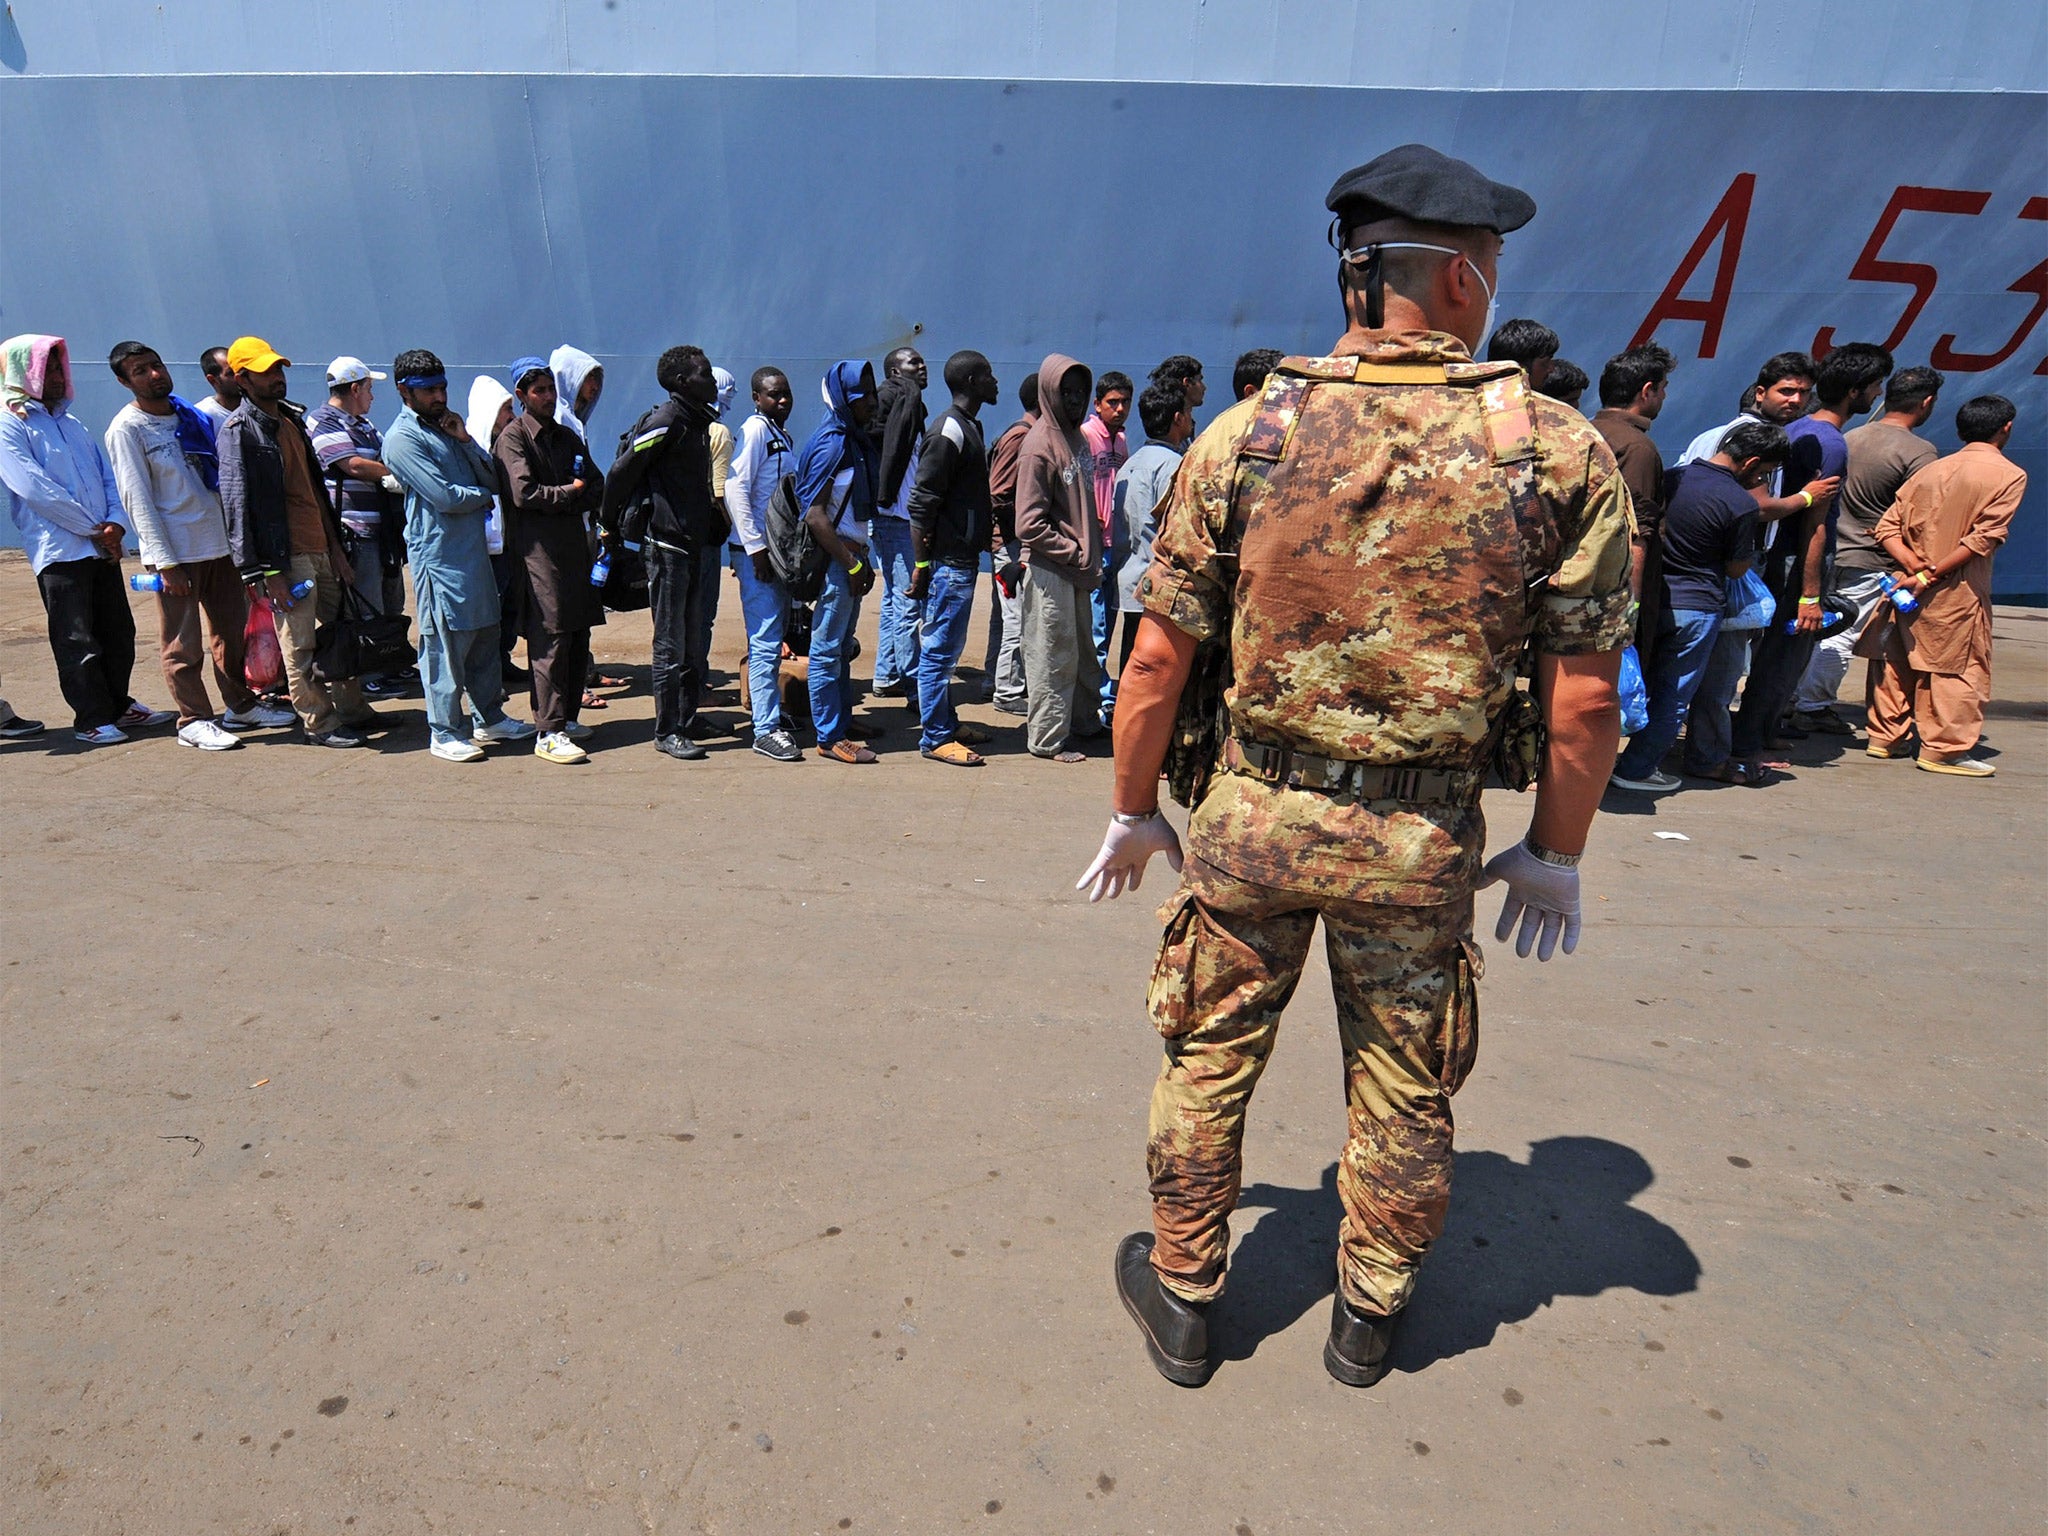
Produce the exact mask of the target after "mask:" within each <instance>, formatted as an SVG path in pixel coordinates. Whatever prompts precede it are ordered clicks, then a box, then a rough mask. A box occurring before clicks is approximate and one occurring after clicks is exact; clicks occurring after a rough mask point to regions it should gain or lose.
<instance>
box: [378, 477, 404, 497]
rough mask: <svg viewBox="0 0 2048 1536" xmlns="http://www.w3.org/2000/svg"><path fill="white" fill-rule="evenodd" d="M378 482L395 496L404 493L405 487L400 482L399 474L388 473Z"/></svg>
mask: <svg viewBox="0 0 2048 1536" xmlns="http://www.w3.org/2000/svg"><path fill="white" fill-rule="evenodd" d="M377 484H378V485H380V486H382V487H383V488H384V489H385V490H387V491H389V492H390V493H391V494H392V495H394V496H399V495H403V494H404V492H405V487H404V486H402V485H400V484H399V483H398V476H396V475H386V476H385V477H384V478H383V479H382V480H379V481H378V482H377Z"/></svg>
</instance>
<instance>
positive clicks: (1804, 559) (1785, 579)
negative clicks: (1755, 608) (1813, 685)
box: [1732, 341, 1892, 773]
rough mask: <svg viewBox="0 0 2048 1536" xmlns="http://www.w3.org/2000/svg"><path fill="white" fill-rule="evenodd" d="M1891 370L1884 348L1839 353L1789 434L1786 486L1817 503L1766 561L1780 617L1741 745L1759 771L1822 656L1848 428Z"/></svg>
mask: <svg viewBox="0 0 2048 1536" xmlns="http://www.w3.org/2000/svg"><path fill="white" fill-rule="evenodd" d="M1891 372H1892V355H1891V353H1889V352H1887V351H1885V349H1884V348H1883V347H1878V346H1872V345H1871V344H1870V343H1869V342H1864V341H1852V342H1850V343H1849V344H1848V345H1846V346H1841V347H1837V348H1835V350H1834V351H1832V352H1830V353H1829V354H1828V355H1827V356H1826V357H1824V358H1823V359H1821V361H1820V363H1819V364H1818V366H1817V367H1816V368H1815V370H1814V380H1813V388H1814V395H1815V398H1817V399H1818V400H1819V401H1820V404H1819V405H1818V406H1817V407H1816V408H1815V409H1814V412H1813V414H1812V415H1811V416H1807V417H1804V418H1802V419H1800V420H1798V421H1795V422H1793V423H1792V424H1791V425H1790V426H1789V427H1787V428H1786V429H1785V436H1786V438H1787V439H1788V440H1789V442H1790V444H1791V452H1790V454H1789V455H1788V457H1787V458H1786V460H1785V473H1784V477H1783V479H1782V481H1781V483H1780V487H1779V489H1780V491H1781V493H1782V494H1783V495H1785V496H1802V495H1805V496H1807V497H1808V499H1809V501H1810V505H1808V506H1807V507H1806V509H1805V510H1804V511H1803V512H1801V513H1800V514H1799V515H1798V516H1797V518H1796V519H1789V520H1788V521H1787V525H1786V526H1785V527H1784V528H1783V529H1782V530H1781V531H1780V532H1779V534H1778V538H1777V540H1776V542H1775V543H1774V544H1773V545H1772V546H1771V549H1770V552H1769V554H1768V555H1767V556H1766V557H1765V560H1764V572H1763V575H1764V585H1766V586H1767V587H1769V588H1770V589H1771V596H1772V597H1773V598H1775V599H1776V600H1777V605H1778V607H1777V613H1776V616H1775V617H1774V618H1773V619H1772V620H1771V623H1770V625H1769V627H1768V628H1766V629H1765V630H1764V632H1763V633H1762V634H1761V635H1759V636H1758V637H1757V642H1756V652H1755V654H1754V655H1753V656H1752V657H1751V659H1750V664H1749V683H1748V685H1747V686H1746V687H1745V688H1744V689H1743V691H1742V708H1741V709H1740V710H1739V711H1738V712H1737V713H1736V716H1735V726H1734V737H1733V746H1732V750H1733V754H1734V756H1735V757H1736V758H1738V759H1740V760H1741V761H1743V762H1745V763H1747V764H1749V765H1750V769H1751V772H1752V773H1754V772H1756V771H1757V770H1758V769H1759V768H1760V767H1761V763H1760V761H1759V760H1760V759H1761V757H1762V755H1763V753H1764V752H1765V751H1766V750H1774V749H1776V748H1779V747H1782V746H1784V745H1785V743H1784V741H1783V740H1782V739H1781V737H1780V729H1781V727H1780V721H1781V720H1782V718H1783V716H1784V714H1785V711H1786V710H1787V709H1788V708H1790V707H1791V704H1792V696H1793V694H1794V693H1795V692H1797V691H1798V688H1799V679H1800V678H1801V677H1803V676H1805V674H1806V664H1807V663H1808V662H1809V661H1811V660H1812V659H1813V647H1814V642H1815V639H1816V637H1817V636H1818V634H1819V631H1820V627H1821V622H1822V620H1823V618H1824V617H1825V615H1824V614H1823V612H1822V609H1821V602H1820V595H1821V585H1822V581H1823V578H1824V574H1825V570H1826V564H1827V558H1828V555H1829V554H1830V553H1831V552H1832V550H1833V548H1834V533H1835V496H1836V490H1837V488H1838V487H1839V486H1840V485H1841V479H1842V473H1843V471H1845V470H1846V469H1847V468H1848V467H1849V450H1848V447H1847V446H1846V445H1845V444H1844V443H1843V441H1842V428H1843V427H1844V426H1845V425H1847V424H1848V422H1849V420H1850V419H1851V418H1852V417H1856V416H1861V415H1862V414H1864V412H1866V411H1868V410H1869V409H1870V408H1871V407H1872V406H1873V405H1875V404H1877V397H1878V396H1879V395H1880V394H1882V393H1883V392H1884V381H1885V380H1886V379H1888V378H1890V377H1891ZM1822 482H1825V483H1826V484H1827V491H1826V494H1825V495H1822V494H1819V493H1818V492H1817V491H1813V492H1810V491H1809V487H1814V486H1816V485H1818V484H1820V483H1822ZM1800 734H1802V735H1803V734H1805V733H1804V732H1801V733H1800Z"/></svg>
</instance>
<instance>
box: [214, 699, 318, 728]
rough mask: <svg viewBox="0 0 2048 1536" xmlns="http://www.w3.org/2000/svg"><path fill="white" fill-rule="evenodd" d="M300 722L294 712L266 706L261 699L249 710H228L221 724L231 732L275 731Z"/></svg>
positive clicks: (222, 716)
mask: <svg viewBox="0 0 2048 1536" xmlns="http://www.w3.org/2000/svg"><path fill="white" fill-rule="evenodd" d="M298 720H299V717H298V716H297V715H296V714H294V713H292V711H290V710H288V709H279V708H278V707H277V706H276V705H274V704H265V703H264V702H263V701H262V700H261V699H258V700H257V701H256V702H255V703H254V704H251V705H250V706H249V707H248V708H247V709H230V710H227V711H225V712H223V713H222V715H221V717H220V723H221V724H222V725H223V726H225V727H226V728H227V729H229V730H231V731H253V730H257V729H262V730H267V731H275V730H281V729H283V728H284V727H285V726H287V725H296V724H298Z"/></svg>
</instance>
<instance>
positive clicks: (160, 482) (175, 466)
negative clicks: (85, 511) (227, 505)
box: [107, 405, 228, 569]
mask: <svg viewBox="0 0 2048 1536" xmlns="http://www.w3.org/2000/svg"><path fill="white" fill-rule="evenodd" d="M107 459H108V461H109V462H110V463H111V464H112V465H113V466H114V484H115V485H116V486H118V487H119V488H120V492H121V506H122V508H123V510H125V511H126V512H127V514H128V522H129V525H130V526H131V527H133V528H134V530H135V539H136V543H137V544H138V545H140V546H141V549H142V560H143V563H144V564H145V565H152V566H156V567H158V568H159V569H160V568H162V567H164V566H167V565H196V564H198V563H199V562H200V561H202V560H220V559H225V558H226V557H227V554H228V525H227V519H226V518H225V517H223V516H222V515H221V510H220V497H219V495H218V494H216V493H215V492H213V491H209V490H208V489H207V488H206V482H205V481H204V480H201V479H200V478H199V474H198V471H196V470H194V469H193V468H192V466H191V464H190V463H189V462H187V460H186V458H185V450H184V448H183V447H182V446H181V445H180V444H179V442H178V418H177V417H176V416H152V415H150V414H149V412H147V411H145V410H143V409H142V407H141V406H139V405H124V406H123V407H121V409H120V411H119V412H118V413H117V414H116V415H115V417H114V419H113V422H112V423H111V424H110V425H109V426H108V427H107Z"/></svg>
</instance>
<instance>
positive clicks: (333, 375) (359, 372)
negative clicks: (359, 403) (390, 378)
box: [327, 357, 384, 389]
mask: <svg viewBox="0 0 2048 1536" xmlns="http://www.w3.org/2000/svg"><path fill="white" fill-rule="evenodd" d="M383 377H384V375H383V374H381V373H379V372H378V371H377V370H376V369H374V368H372V367H371V366H370V365H369V364H368V363H366V362H364V361H363V360H362V359H361V358H360V357H337V358H336V359H335V360H334V361H333V362H331V363H329V364H328V365H327V387H328V388H329V389H339V388H341V386H342V385H344V384H360V383H362V382H363V380H365V379H381V378H383Z"/></svg>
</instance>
